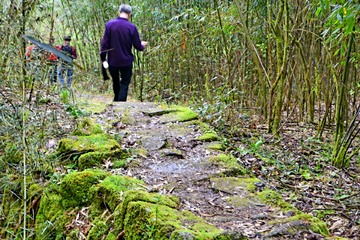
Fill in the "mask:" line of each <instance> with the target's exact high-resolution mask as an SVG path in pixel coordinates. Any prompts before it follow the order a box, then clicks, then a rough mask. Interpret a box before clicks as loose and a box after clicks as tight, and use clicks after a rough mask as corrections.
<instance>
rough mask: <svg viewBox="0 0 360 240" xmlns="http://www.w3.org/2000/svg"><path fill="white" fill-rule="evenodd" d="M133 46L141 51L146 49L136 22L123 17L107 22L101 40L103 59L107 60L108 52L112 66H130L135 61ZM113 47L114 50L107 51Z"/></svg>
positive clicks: (101, 55)
mask: <svg viewBox="0 0 360 240" xmlns="http://www.w3.org/2000/svg"><path fill="white" fill-rule="evenodd" d="M132 46H134V48H136V49H137V50H139V51H143V50H144V46H143V45H142V44H141V40H140V37H139V32H138V30H137V28H136V26H135V25H134V24H132V23H130V22H129V21H128V20H127V19H126V18H121V17H117V18H116V19H113V20H110V21H109V22H107V23H106V27H105V33H104V37H103V40H102V42H101V51H102V52H101V54H100V57H101V61H105V59H106V54H107V55H108V62H109V65H110V66H113V67H125V66H129V65H131V64H132V62H133V61H134V56H133V54H132V52H131V47H132ZM112 48H113V50H110V51H106V50H109V49H112Z"/></svg>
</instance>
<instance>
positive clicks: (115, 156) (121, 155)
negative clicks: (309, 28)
mask: <svg viewBox="0 0 360 240" xmlns="http://www.w3.org/2000/svg"><path fill="white" fill-rule="evenodd" d="M128 157H130V153H129V152H128V151H127V150H125V149H117V150H114V151H107V152H88V153H85V154H82V155H81V156H80V157H79V159H78V167H79V170H80V171H82V170H85V169H88V168H92V167H94V166H96V165H98V164H102V163H104V161H105V160H110V161H113V162H115V163H117V165H118V164H119V161H121V163H122V164H121V167H124V166H126V164H127V162H126V160H124V159H126V158H128ZM124 161H125V162H124ZM118 167H120V166H118Z"/></svg>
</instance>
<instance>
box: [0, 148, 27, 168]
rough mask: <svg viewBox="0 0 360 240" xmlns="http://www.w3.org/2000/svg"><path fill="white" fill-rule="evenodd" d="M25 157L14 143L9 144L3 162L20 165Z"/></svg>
mask: <svg viewBox="0 0 360 240" xmlns="http://www.w3.org/2000/svg"><path fill="white" fill-rule="evenodd" d="M23 158H24V156H23V153H22V152H21V149H20V148H19V147H18V146H16V145H15V144H13V143H10V144H7V145H6V147H5V151H4V153H3V155H2V160H3V161H4V162H6V163H20V162H21V161H22V160H23Z"/></svg>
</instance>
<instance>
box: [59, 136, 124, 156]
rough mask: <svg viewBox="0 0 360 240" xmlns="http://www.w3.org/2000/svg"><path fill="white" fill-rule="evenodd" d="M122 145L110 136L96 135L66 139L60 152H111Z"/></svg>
mask: <svg viewBox="0 0 360 240" xmlns="http://www.w3.org/2000/svg"><path fill="white" fill-rule="evenodd" d="M119 148H120V145H119V143H118V142H117V141H115V140H114V139H113V137H112V136H110V135H108V134H95V135H90V136H79V137H72V138H65V139H62V140H61V141H60V144H59V148H58V152H59V153H63V154H66V153H70V152H83V151H84V152H86V151H99V152H105V151H111V150H116V149H119Z"/></svg>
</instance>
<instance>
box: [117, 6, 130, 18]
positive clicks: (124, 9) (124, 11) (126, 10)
mask: <svg viewBox="0 0 360 240" xmlns="http://www.w3.org/2000/svg"><path fill="white" fill-rule="evenodd" d="M131 13H132V10H131V7H130V5H128V4H121V5H120V7H119V16H120V17H124V18H127V19H128V20H129V19H130V16H131Z"/></svg>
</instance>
